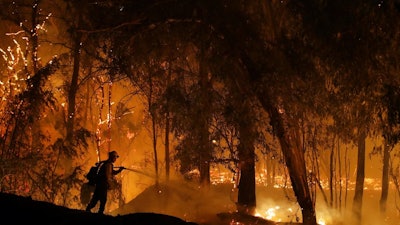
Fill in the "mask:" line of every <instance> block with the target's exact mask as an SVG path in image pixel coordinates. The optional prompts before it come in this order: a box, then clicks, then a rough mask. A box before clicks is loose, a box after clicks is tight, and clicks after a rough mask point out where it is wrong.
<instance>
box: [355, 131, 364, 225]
mask: <svg viewBox="0 0 400 225" xmlns="http://www.w3.org/2000/svg"><path fill="white" fill-rule="evenodd" d="M365 138H366V134H365V132H364V131H362V130H361V131H360V133H359V136H358V146H357V147H358V157H357V178H356V188H355V193H354V199H353V213H354V215H355V217H356V219H357V220H358V221H359V222H360V223H361V212H362V200H363V192H364V178H365Z"/></svg>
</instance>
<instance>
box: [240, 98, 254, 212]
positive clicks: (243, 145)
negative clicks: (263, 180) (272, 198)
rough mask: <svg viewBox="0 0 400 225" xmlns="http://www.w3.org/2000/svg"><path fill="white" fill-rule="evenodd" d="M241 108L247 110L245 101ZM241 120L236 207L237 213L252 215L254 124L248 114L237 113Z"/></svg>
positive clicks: (247, 105)
mask: <svg viewBox="0 0 400 225" xmlns="http://www.w3.org/2000/svg"><path fill="white" fill-rule="evenodd" d="M242 104H243V106H242V107H243V108H244V110H245V111H248V110H246V108H249V107H250V106H249V104H248V103H247V101H245V102H244V103H242ZM239 114H241V116H242V118H240V119H239V135H240V143H239V146H238V152H239V153H238V156H239V169H240V180H239V192H238V202H237V207H238V211H239V212H244V213H247V214H252V215H253V214H254V212H255V208H256V181H255V176H256V174H255V148H254V141H255V140H254V139H255V134H254V131H253V130H254V124H253V122H252V118H248V117H250V116H251V115H250V114H249V113H246V112H244V113H239Z"/></svg>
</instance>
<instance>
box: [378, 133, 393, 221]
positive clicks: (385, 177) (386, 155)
mask: <svg viewBox="0 0 400 225" xmlns="http://www.w3.org/2000/svg"><path fill="white" fill-rule="evenodd" d="M390 150H391V146H389V144H388V142H387V140H385V142H384V147H383V168H382V193H381V199H380V200H379V206H380V211H381V213H382V214H384V213H385V212H386V204H387V198H388V193H389V161H390Z"/></svg>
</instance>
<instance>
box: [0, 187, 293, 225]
mask: <svg viewBox="0 0 400 225" xmlns="http://www.w3.org/2000/svg"><path fill="white" fill-rule="evenodd" d="M0 215H1V218H0V224H2V225H15V224H18V225H19V224H21V225H23V224H35V225H67V224H68V225H81V224H82V225H83V224H85V225H92V224H95V225H125V224H129V225H136V224H137V225H195V224H196V223H193V222H187V221H184V220H182V219H180V218H177V217H174V216H170V215H165V214H157V213H146V212H140V213H131V214H125V215H117V216H111V215H99V214H96V213H89V212H85V211H83V210H77V209H69V208H65V207H61V206H57V205H54V204H51V203H47V202H41V201H35V200H32V199H31V198H29V197H21V196H16V195H12V194H5V193H0ZM218 217H219V218H220V224H221V225H225V224H226V225H228V224H231V222H232V219H234V220H235V221H237V222H236V224H259V225H273V224H278V223H274V222H271V221H267V220H264V219H261V218H257V217H253V216H249V215H239V214H237V213H220V214H218ZM280 224H281V225H283V223H280ZM285 224H286V223H285Z"/></svg>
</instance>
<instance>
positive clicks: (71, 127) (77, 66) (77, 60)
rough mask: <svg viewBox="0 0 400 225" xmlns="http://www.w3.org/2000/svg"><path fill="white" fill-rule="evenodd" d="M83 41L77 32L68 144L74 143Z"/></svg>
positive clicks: (69, 101) (70, 96) (70, 85)
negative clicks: (76, 101)
mask: <svg viewBox="0 0 400 225" xmlns="http://www.w3.org/2000/svg"><path fill="white" fill-rule="evenodd" d="M81 42H82V34H81V33H80V32H77V33H76V37H75V40H74V49H73V59H74V65H73V71H72V78H71V82H70V84H69V91H68V114H67V118H66V120H67V125H66V126H67V128H66V129H67V133H66V138H65V139H66V141H67V143H68V144H71V143H72V139H73V135H74V121H75V97H76V93H77V91H78V78H79V69H80V59H81Z"/></svg>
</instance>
